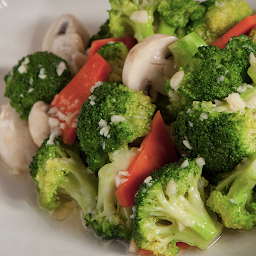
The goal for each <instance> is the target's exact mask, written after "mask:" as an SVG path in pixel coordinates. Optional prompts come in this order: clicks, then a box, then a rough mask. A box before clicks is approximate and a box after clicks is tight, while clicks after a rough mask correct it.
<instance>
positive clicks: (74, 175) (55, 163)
mask: <svg viewBox="0 0 256 256" xmlns="http://www.w3.org/2000/svg"><path fill="white" fill-rule="evenodd" d="M30 174H31V176H32V178H33V180H34V181H35V183H36V185H37V189H38V192H39V202H40V205H41V206H42V207H43V208H45V209H47V210H53V209H55V208H57V207H58V206H59V205H60V204H61V196H67V197H70V198H71V199H73V200H75V201H76V202H77V204H78V205H79V206H80V207H81V209H82V211H83V214H84V215H85V214H86V213H87V209H88V207H89V206H90V205H91V204H92V202H94V200H95V197H96V196H97V184H98V182H97V178H96V176H95V175H94V174H91V173H89V172H88V171H87V169H86V167H85V165H84V163H83V161H82V160H81V158H80V156H79V147H78V146H77V144H76V143H75V144H74V146H68V145H66V144H64V142H63V141H62V139H61V137H56V138H54V139H53V140H52V138H51V136H50V137H49V138H47V139H46V140H45V141H44V143H43V144H42V146H41V147H40V148H39V149H38V151H37V154H36V156H34V157H33V161H32V162H31V164H30Z"/></svg>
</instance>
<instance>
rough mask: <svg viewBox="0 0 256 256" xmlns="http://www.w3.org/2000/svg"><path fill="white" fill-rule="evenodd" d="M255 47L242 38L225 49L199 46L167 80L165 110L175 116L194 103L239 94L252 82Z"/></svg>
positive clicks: (236, 38)
mask: <svg viewBox="0 0 256 256" xmlns="http://www.w3.org/2000/svg"><path fill="white" fill-rule="evenodd" d="M255 51H256V46H255V45H254V44H253V42H252V40H251V39H250V38H249V37H248V36H245V35H242V36H240V37H233V38H232V40H231V41H230V42H229V43H228V44H227V47H226V48H224V49H220V48H218V47H217V46H201V47H199V48H198V51H197V52H196V53H195V55H194V56H192V57H191V58H190V59H191V62H189V61H187V62H188V63H189V64H188V65H185V66H182V67H181V68H180V69H179V72H178V73H177V74H175V75H174V76H173V77H172V78H171V79H170V80H167V82H166V84H165V86H164V89H165V91H166V92H167V94H168V95H169V100H170V105H169V106H168V109H169V111H170V113H171V114H172V115H174V116H176V115H177V113H178V112H179V111H180V110H182V109H185V108H187V106H188V105H190V104H191V103H192V102H193V101H212V102H214V101H215V100H216V99H219V100H221V99H223V98H225V97H227V96H228V95H229V94H231V93H233V92H237V91H239V88H240V87H241V85H242V84H243V83H248V82H251V78H250V77H249V75H248V74H247V70H248V68H249V66H250V61H249V56H250V53H253V54H255V55H256V52H255Z"/></svg>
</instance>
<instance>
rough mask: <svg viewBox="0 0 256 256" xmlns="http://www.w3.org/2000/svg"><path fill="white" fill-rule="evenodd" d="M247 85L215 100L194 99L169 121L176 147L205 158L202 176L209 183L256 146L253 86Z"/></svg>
mask: <svg viewBox="0 0 256 256" xmlns="http://www.w3.org/2000/svg"><path fill="white" fill-rule="evenodd" d="M244 86H245V85H244ZM251 87H252V86H250V85H248V88H247V90H246V91H245V92H242V93H241V94H239V93H232V94H231V95H229V96H228V97H227V98H226V99H225V100H223V101H216V103H215V104H214V103H212V102H206V101H205V102H198V101H195V102H193V105H192V106H191V107H190V108H188V109H187V110H184V111H181V112H179V114H178V116H177V119H176V121H175V122H174V124H173V136H174V138H175V140H176V142H177V144H178V146H179V148H180V149H181V150H182V151H185V152H187V154H188V155H189V156H190V157H198V156H201V157H203V158H204V159H205V161H206V165H205V166H204V176H205V177H206V178H207V179H208V180H209V181H210V182H211V183H213V184H216V183H217V182H218V181H219V179H220V177H219V175H221V174H223V173H226V172H229V171H231V170H233V169H234V168H235V166H236V165H237V164H238V162H240V161H241V159H242V158H243V157H246V156H248V155H250V154H251V153H253V152H254V151H255V150H256V140H255V138H256V137H255V128H256V120H255V95H256V88H255V87H252V88H251ZM240 89H241V90H244V89H243V88H242V87H241V88H240Z"/></svg>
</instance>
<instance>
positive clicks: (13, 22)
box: [0, 0, 256, 256]
mask: <svg viewBox="0 0 256 256" xmlns="http://www.w3.org/2000/svg"><path fill="white" fill-rule="evenodd" d="M248 3H250V5H251V6H252V7H253V8H254V9H256V2H255V0H250V1H249V0H248ZM108 9H110V6H109V4H108V0H104V1H103V0H93V1H90V0H72V1H71V0H36V1H35V0H23V1H18V0H16V1H15V0H0V35H1V39H0V105H2V104H4V103H6V102H7V99H5V98H4V97H3V94H4V87H5V85H4V81H3V77H4V75H5V74H6V73H7V72H8V71H9V70H10V69H11V68H12V66H13V65H15V64H16V63H17V61H18V60H19V59H20V58H22V57H23V56H25V55H27V54H29V53H33V52H35V51H39V50H41V42H42V38H43V36H44V33H45V32H46V30H47V28H48V27H49V26H50V24H51V23H52V22H53V21H54V20H55V19H56V18H57V17H58V16H60V15H61V14H64V13H71V14H74V15H75V16H76V17H78V18H79V19H80V20H81V21H83V22H84V23H85V24H86V25H87V28H88V30H89V32H90V33H94V32H97V31H98V29H99V26H100V25H101V24H102V23H103V22H104V21H105V20H106V19H107V17H108V14H107V11H106V10H108ZM2 169H3V168H2ZM81 223H82V221H81V219H80V216H79V213H78V212H77V211H73V213H72V215H71V216H70V217H69V218H68V219H66V220H65V221H60V222H58V221H54V220H53V219H52V218H51V216H50V215H49V214H48V213H47V212H46V211H44V210H41V209H40V208H39V207H38V204H37V198H36V193H35V190H34V184H33V182H32V181H31V179H30V177H13V176H11V175H9V174H8V173H6V172H5V171H4V170H2V171H1V173H0V227H1V232H0V241H1V242H0V254H1V255H3V256H14V255H19V256H35V255H36V256H46V255H53V256H70V255H75V256H85V255H88V256H100V255H101V256H114V255H119V256H121V255H123V256H124V255H127V253H126V247H125V246H124V245H122V244H120V243H117V242H114V243H112V244H111V245H109V246H106V245H103V244H102V243H101V241H100V240H99V239H97V238H96V237H95V236H94V234H93V233H92V232H91V231H89V230H85V229H84V227H83V225H82V224H81ZM255 241H256V229H253V230H251V231H246V232H245V231H238V232H235V231H232V232H230V231H229V232H227V231H225V232H224V234H223V236H222V237H221V238H220V239H219V241H218V242H217V243H215V244H214V245H213V246H212V247H211V248H210V249H208V250H207V251H204V252H201V251H198V250H191V251H184V252H181V253H180V254H179V255H202V256H213V255H218V256H224V255H225V256H227V255H232V256H241V255H243V256H252V255H255V254H256V253H255V249H256V244H255Z"/></svg>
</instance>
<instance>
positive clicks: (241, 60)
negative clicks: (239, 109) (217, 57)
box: [225, 35, 256, 84]
mask: <svg viewBox="0 0 256 256" xmlns="http://www.w3.org/2000/svg"><path fill="white" fill-rule="evenodd" d="M225 51H226V52H227V53H228V57H229V58H230V60H231V61H232V62H234V63H236V65H237V66H239V68H240V69H241V71H240V74H241V76H242V79H243V82H244V83H247V84H250V83H251V82H252V79H251V78H250V76H249V75H248V73H247V71H248V68H249V67H250V54H251V53H252V54H253V55H254V56H256V45H255V44H254V43H253V41H252V39H251V38H250V37H248V36H246V35H240V36H239V37H235V36H234V37H231V39H230V40H229V41H228V43H227V44H226V46H225Z"/></svg>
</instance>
